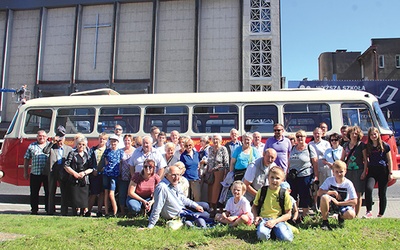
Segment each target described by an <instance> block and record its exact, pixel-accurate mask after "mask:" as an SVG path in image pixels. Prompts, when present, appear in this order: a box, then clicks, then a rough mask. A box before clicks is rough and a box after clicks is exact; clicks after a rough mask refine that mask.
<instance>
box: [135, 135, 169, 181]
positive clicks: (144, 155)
mask: <svg viewBox="0 0 400 250" xmlns="http://www.w3.org/2000/svg"><path fill="white" fill-rule="evenodd" d="M146 159H152V160H154V162H155V163H156V169H155V171H156V173H157V174H158V175H159V176H163V175H164V168H165V167H166V166H167V162H166V161H165V159H164V157H163V156H162V154H161V153H160V152H159V151H158V150H157V149H155V148H153V139H152V138H151V137H150V136H147V135H146V136H143V145H142V146H141V147H139V148H137V149H136V150H135V152H133V154H132V157H131V158H130V159H129V162H128V164H129V165H130V166H131V167H133V168H134V169H135V172H140V171H142V169H143V163H144V161H145V160H146Z"/></svg>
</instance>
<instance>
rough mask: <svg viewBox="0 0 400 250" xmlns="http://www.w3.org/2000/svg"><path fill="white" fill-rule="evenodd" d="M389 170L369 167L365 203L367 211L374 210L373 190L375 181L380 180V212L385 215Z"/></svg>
mask: <svg viewBox="0 0 400 250" xmlns="http://www.w3.org/2000/svg"><path fill="white" fill-rule="evenodd" d="M388 177H389V171H388V170H387V169H375V168H372V167H369V168H368V175H367V178H366V182H365V203H366V207H367V211H371V210H372V191H373V190H374V186H375V183H376V182H378V195H379V214H380V215H383V214H384V213H385V210H386V205H387V199H386V190H387V187H388Z"/></svg>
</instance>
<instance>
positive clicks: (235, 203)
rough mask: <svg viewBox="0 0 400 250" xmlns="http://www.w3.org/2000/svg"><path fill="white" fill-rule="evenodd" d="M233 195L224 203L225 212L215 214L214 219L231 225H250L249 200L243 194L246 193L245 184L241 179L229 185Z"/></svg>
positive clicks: (251, 215) (251, 216) (251, 218)
mask: <svg viewBox="0 0 400 250" xmlns="http://www.w3.org/2000/svg"><path fill="white" fill-rule="evenodd" d="M231 191H232V194H233V197H231V198H229V200H228V201H227V202H226V205H225V212H223V213H222V214H216V215H215V220H216V221H219V222H221V223H223V224H228V225H229V226H231V227H236V226H238V225H240V224H246V225H248V226H250V225H251V224H252V223H253V214H252V212H251V206H250V202H249V201H248V200H247V199H246V197H244V196H243V195H244V194H245V193H246V185H245V184H244V183H243V182H242V181H235V182H233V184H232V186H231Z"/></svg>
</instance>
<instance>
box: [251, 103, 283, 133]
mask: <svg viewBox="0 0 400 250" xmlns="http://www.w3.org/2000/svg"><path fill="white" fill-rule="evenodd" d="M276 122H278V108H277V107H276V106H275V105H247V106H246V107H245V108H244V126H245V127H244V129H245V130H246V132H255V131H258V132H261V133H266V132H273V126H274V123H276Z"/></svg>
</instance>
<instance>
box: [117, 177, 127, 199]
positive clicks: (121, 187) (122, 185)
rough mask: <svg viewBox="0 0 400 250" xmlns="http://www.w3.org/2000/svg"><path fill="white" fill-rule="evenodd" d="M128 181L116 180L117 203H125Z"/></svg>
mask: <svg viewBox="0 0 400 250" xmlns="http://www.w3.org/2000/svg"><path fill="white" fill-rule="evenodd" d="M129 182H130V181H123V180H118V202H119V204H125V203H126V197H127V195H128V187H129Z"/></svg>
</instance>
